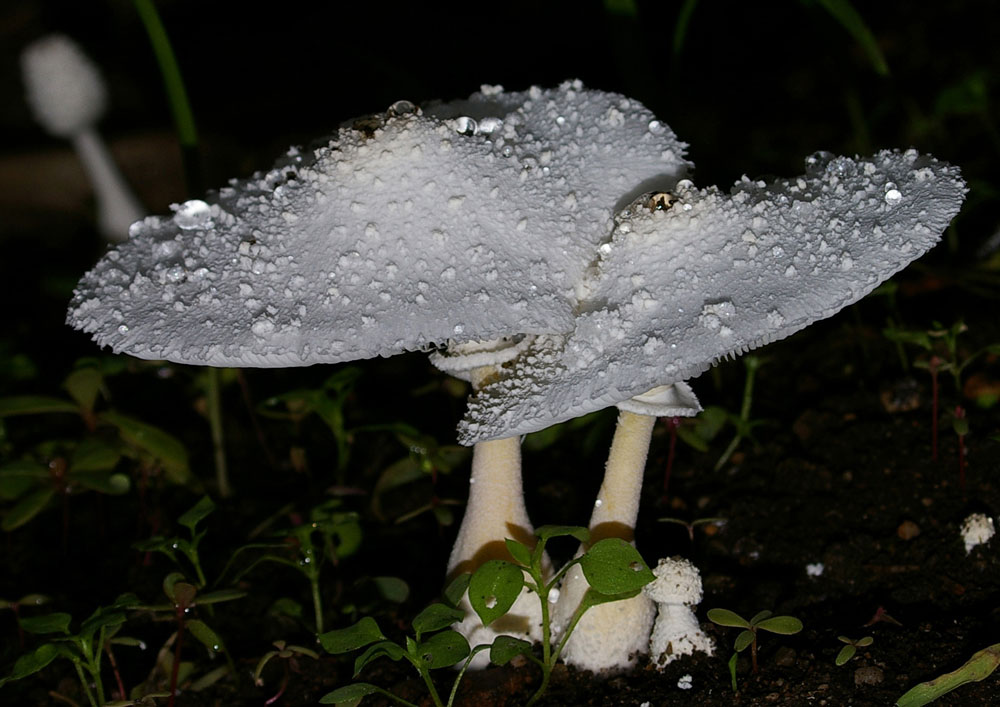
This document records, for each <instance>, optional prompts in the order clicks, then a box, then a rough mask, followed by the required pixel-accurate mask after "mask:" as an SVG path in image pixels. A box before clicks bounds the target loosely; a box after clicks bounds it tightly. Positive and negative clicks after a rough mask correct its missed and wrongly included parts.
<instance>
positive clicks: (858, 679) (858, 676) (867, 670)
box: [854, 665, 885, 687]
mask: <svg viewBox="0 0 1000 707" xmlns="http://www.w3.org/2000/svg"><path fill="white" fill-rule="evenodd" d="M884 678H885V675H884V674H883V673H882V668H876V667H875V666H874V665H869V666H865V667H863V668H858V669H857V670H855V671H854V684H855V685H857V686H859V687H860V686H861V685H878V684H880V683H881V682H882V680H883V679H884Z"/></svg>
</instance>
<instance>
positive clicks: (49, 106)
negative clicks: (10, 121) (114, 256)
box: [21, 34, 144, 241]
mask: <svg viewBox="0 0 1000 707" xmlns="http://www.w3.org/2000/svg"><path fill="white" fill-rule="evenodd" d="M21 69H22V73H23V75H24V84H25V88H26V89H27V99H28V104H29V105H30V106H31V109H32V112H33V113H34V115H35V119H36V120H37V121H38V122H39V123H41V124H42V126H43V127H44V128H45V129H46V130H47V131H48V132H50V133H52V134H53V135H55V136H57V137H63V138H66V139H68V140H70V141H71V142H72V143H73V147H74V149H76V152H77V155H79V157H80V161H81V162H82V163H83V167H84V169H85V170H86V172H87V176H88V177H90V181H91V184H92V185H93V188H94V195H95V197H96V199H97V225H98V227H99V229H100V231H101V233H102V235H103V236H104V237H105V238H106V239H107V240H110V241H122V240H125V239H126V238H127V237H128V229H129V226H130V225H131V224H132V223H134V222H135V221H138V220H139V219H141V218H142V217H143V215H144V212H143V209H142V206H140V204H139V200H138V199H136V197H135V195H134V194H133V193H132V191H131V190H130V189H129V187H128V185H127V184H126V182H125V179H124V178H123V177H122V175H121V172H119V171H118V168H117V167H116V166H115V161H114V158H112V157H111V153H110V152H109V151H108V148H107V146H106V145H105V144H104V142H103V141H102V140H101V137H100V135H99V134H98V133H97V128H96V125H97V121H98V120H99V119H100V117H101V114H102V113H103V112H104V107H105V103H106V98H107V91H106V89H105V87H104V81H103V80H102V78H101V73H100V71H98V70H97V67H96V66H94V64H93V63H92V62H91V61H90V60H89V59H88V58H87V57H86V55H84V53H83V52H82V51H81V50H80V47H79V46H77V44H76V43H75V42H74V41H73V40H71V39H69V38H68V37H64V36H63V35H58V34H54V35H49V36H48V37H44V38H42V39H39V40H37V41H35V42H34V43H32V44H31V45H29V46H28V47H27V48H26V49H25V50H24V52H23V53H22V55H21Z"/></svg>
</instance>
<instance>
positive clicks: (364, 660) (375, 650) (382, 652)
mask: <svg viewBox="0 0 1000 707" xmlns="http://www.w3.org/2000/svg"><path fill="white" fill-rule="evenodd" d="M324 648H325V646H324ZM404 655H405V652H404V651H403V649H402V648H400V647H399V646H397V645H396V644H395V643H393V642H392V641H380V642H379V643H376V644H375V645H374V646H370V647H369V648H368V650H366V651H365V652H364V653H362V654H361V655H359V656H358V659H357V660H355V661H354V674H355V675H358V674H359V673H360V672H361V671H362V669H363V668H364V667H365V666H366V665H368V664H369V663H370V662H372V661H373V660H375V659H376V658H381V657H382V656H385V657H386V658H388V659H389V660H399V659H400V658H402V657H403V656H404Z"/></svg>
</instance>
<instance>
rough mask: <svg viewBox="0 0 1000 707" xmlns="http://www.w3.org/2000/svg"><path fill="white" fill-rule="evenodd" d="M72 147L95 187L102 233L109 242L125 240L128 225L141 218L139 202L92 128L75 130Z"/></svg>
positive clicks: (99, 225)
mask: <svg viewBox="0 0 1000 707" xmlns="http://www.w3.org/2000/svg"><path fill="white" fill-rule="evenodd" d="M73 147H74V148H76V153H77V155H79V157H80V161H81V162H82V163H83V168H84V170H85V171H86V172H87V176H88V177H90V183H91V185H92V186H93V188H94V197H95V198H96V200H97V226H98V228H99V229H100V231H101V234H102V235H103V236H104V237H105V239H107V240H109V241H124V240H125V239H127V238H128V229H129V226H131V225H132V224H133V223H135V222H136V221H138V220H139V219H141V218H142V217H143V215H144V212H143V209H142V205H141V204H140V203H139V200H138V199H137V198H136V197H135V195H134V194H133V193H132V190H131V189H129V186H128V184H127V183H126V182H125V178H124V177H122V174H121V172H119V171H118V167H117V166H115V161H114V158H113V157H112V156H111V153H110V152H109V151H108V148H107V146H106V145H105V144H104V141H103V140H101V138H100V136H99V135H98V134H97V132H96V131H95V130H93V129H92V128H86V129H84V130H81V131H80V132H78V133H76V134H75V135H74V136H73Z"/></svg>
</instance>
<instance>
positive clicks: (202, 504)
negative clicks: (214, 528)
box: [177, 496, 215, 535]
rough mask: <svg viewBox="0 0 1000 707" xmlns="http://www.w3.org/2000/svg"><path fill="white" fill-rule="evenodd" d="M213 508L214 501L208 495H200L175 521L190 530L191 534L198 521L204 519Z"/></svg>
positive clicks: (193, 532)
mask: <svg viewBox="0 0 1000 707" xmlns="http://www.w3.org/2000/svg"><path fill="white" fill-rule="evenodd" d="M214 510H215V503H214V502H213V501H212V499H211V498H209V497H208V496H202V497H201V499H200V500H199V501H198V502H197V503H196V504H194V505H193V506H192V507H191V508H189V509H188V510H187V511H185V512H184V514H183V515H181V517H180V518H178V519H177V522H178V523H180V524H181V525H183V526H184V527H185V528H187V529H188V530H190V531H191V535H194V534H195V527H197V525H198V523H200V522H201V521H203V520H205V518H207V517H208V515H209V514H210V513H211V512H212V511H214Z"/></svg>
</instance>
